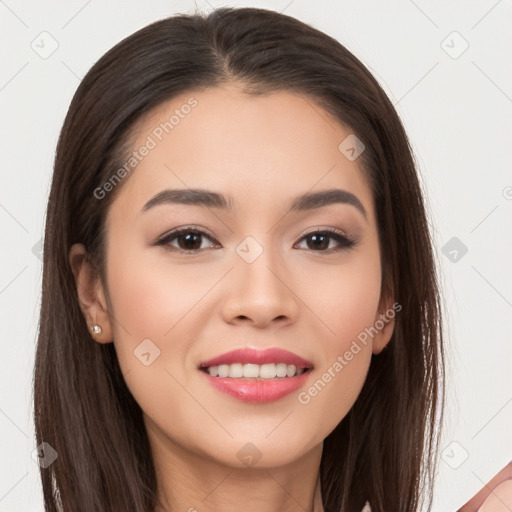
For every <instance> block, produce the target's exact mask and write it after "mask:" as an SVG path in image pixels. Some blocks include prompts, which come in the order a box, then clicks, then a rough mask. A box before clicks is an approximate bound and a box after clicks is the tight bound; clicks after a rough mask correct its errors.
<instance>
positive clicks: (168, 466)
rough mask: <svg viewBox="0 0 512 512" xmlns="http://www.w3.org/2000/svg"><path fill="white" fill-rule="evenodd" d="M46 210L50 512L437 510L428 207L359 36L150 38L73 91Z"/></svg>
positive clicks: (272, 29) (157, 33) (43, 346)
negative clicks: (352, 46)
mask: <svg viewBox="0 0 512 512" xmlns="http://www.w3.org/2000/svg"><path fill="white" fill-rule="evenodd" d="M46 222H47V223H46V236H45V242H44V267H43V294H42V306H41V321H40V333H39V339H38V347H37V355H36V367H35V382H34V397H35V403H34V414H35V422H36V435H37V441H38V443H43V442H46V443H48V445H50V446H51V447H52V449H54V450H55V452H56V453H57V454H58V457H57V458H56V459H55V461H54V462H53V463H52V464H51V465H49V466H48V467H47V468H42V469H41V477H42V483H43V491H44V500H45V506H46V510H47V511H57V510H63V511H68V510H73V511H88V512H89V511H92V510H94V511H112V510H123V511H132V510H133V511H138V512H142V511H147V512H162V511H169V512H174V511H176V510H189V511H194V510H197V511H199V512H201V511H210V510H212V511H213V510H223V511H231V510H239V509H240V506H242V505H243V508H244V510H245V511H253V510H254V511H256V510H258V511H261V510H265V511H277V510H280V511H292V510H293V511H295V510H302V511H303V510H307V511H314V512H321V511H322V510H325V511H326V512H334V511H336V512H338V511H343V512H349V511H350V512H352V511H361V510H364V511H365V512H366V511H369V510H371V511H373V512H383V511H390V510H393V511H395V512H401V511H403V512H405V511H416V510H420V506H421V505H422V504H423V503H426V505H427V506H428V508H430V505H431V502H432V482H433V475H434V473H435V469H436V461H437V457H436V453H437V442H438V436H439V429H438V425H437V422H436V418H437V420H438V421H439V419H442V412H443V396H444V395H443V393H442V387H443V380H442V376H443V365H444V363H443V343H442V330H441V312H440V306H439V303H440V299H439V292H438V288H437V280H436V270H435V265H434V260H433V253H432V245H431V239H430V235H429V230H428V222H427V217H426V212H425V206H424V201H423V198H422V193H421V189H420V186H419V182H418V177H417V172H416V169H415V165H414V161H413V156H412V151H411V148H410V146H409V144H408V140H407V136H406V134H405V132H404V129H403V126H402V124H401V122H400V120H399V118H398V116H397V113H396V111H395V110H394V108H393V106H392V104H391V102H390V101H389V99H388V98H387V97H386V95H385V93H384V92H383V90H382V89H381V87H380V86H379V85H378V83H377V82H376V80H375V79H374V78H373V77H372V75H371V74H370V73H369V72H368V70H367V69H366V68H365V67H364V66H363V65H362V63H361V62H360V61H359V60H358V59H356V58H355V57H354V56H353V55H352V54H351V53H350V52H349V51H348V50H347V49H346V48H344V47H343V46H342V45H341V44H340V43H338V42H337V41H335V40H334V39H332V38H331V37H329V36H327V35H326V34H324V33H322V32H320V31H318V30H316V29H314V28H312V27H310V26H308V25H306V24H304V23H302V22H299V21H297V20H295V19H294V18H291V17H289V16H286V15H283V14H278V13H276V12H272V11H267V10H263V9H252V8H238V9H234V8H221V9H217V10H215V11H213V12H212V13H211V14H209V15H208V16H203V15H200V14H194V15H177V16H173V17H170V18H167V19H164V20H161V21H158V22H156V23H153V24H151V25H149V26H147V27H145V28H143V29H142V30H139V31H138V32H136V33H135V34H133V35H131V36H130V37H128V38H126V39H125V40H123V41H121V42H120V43H119V44H118V45H116V46H115V47H114V48H112V49H111V50H110V51H109V52H108V53H107V54H106V55H104V56H103V57H102V58H101V59H100V60H99V61H98V62H97V63H96V64H95V65H94V66H93V67H92V69H91V70H90V71H89V72H88V74H87V75H86V76H85V78H84V79H83V81H82V83H81V84H80V86H79V88H78V90H77V92H76V94H75V96H74V98H73V101H72V103H71V105H70V108H69V112H68V115H67V117H66V120H65V123H64V126H63V128H62V132H61V136H60V139H59V143H58V148H57V154H56V160H55V169H54V175H53V181H52V188H51V193H50V198H49V203H48V211H47V221H46Z"/></svg>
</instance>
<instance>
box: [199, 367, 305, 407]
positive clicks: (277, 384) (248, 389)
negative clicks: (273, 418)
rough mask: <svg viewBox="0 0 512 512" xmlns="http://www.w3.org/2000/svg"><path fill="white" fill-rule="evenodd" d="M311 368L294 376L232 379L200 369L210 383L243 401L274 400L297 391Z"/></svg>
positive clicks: (261, 401) (262, 401)
mask: <svg viewBox="0 0 512 512" xmlns="http://www.w3.org/2000/svg"><path fill="white" fill-rule="evenodd" d="M310 372H311V370H308V371H305V372H304V373H302V374H301V375H297V376H296V377H276V378H275V379H267V380H249V379H241V378H240V379H234V378H230V377H212V376H211V375H210V374H208V373H206V372H204V371H201V373H202V374H204V376H205V377H206V378H207V379H208V381H209V382H210V384H211V385H212V386H213V387H214V388H216V389H218V390H219V391H222V392H223V393H226V394H227V395H230V396H232V397H234V398H238V399H239V400H242V401H244V402H257V403H265V402H275V401H276V400H279V399H280V398H283V397H284V396H286V395H289V394H290V393H293V392H294V391H297V389H299V388H300V387H301V386H302V385H303V384H304V383H305V381H306V380H307V378H308V377H309V374H310Z"/></svg>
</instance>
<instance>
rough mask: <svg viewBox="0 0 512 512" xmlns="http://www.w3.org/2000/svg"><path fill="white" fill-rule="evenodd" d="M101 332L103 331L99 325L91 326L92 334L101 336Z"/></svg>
mask: <svg viewBox="0 0 512 512" xmlns="http://www.w3.org/2000/svg"><path fill="white" fill-rule="evenodd" d="M101 331H102V329H101V327H100V326H99V325H96V324H94V325H92V326H91V332H92V333H93V334H101Z"/></svg>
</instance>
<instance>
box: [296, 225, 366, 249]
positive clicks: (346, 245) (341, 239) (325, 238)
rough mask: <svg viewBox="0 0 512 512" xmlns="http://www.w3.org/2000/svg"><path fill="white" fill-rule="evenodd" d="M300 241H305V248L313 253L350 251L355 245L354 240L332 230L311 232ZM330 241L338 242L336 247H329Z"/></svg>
mask: <svg viewBox="0 0 512 512" xmlns="http://www.w3.org/2000/svg"><path fill="white" fill-rule="evenodd" d="M302 240H304V241H306V245H307V246H308V247H306V248H307V249H311V250H313V252H329V253H331V252H338V251H342V250H344V249H350V248H351V247H353V246H354V245H355V244H356V241H355V240H354V239H352V238H349V237H348V236H347V235H345V234H344V233H342V232H341V231H333V230H321V231H312V232H311V233H307V234H306V235H304V236H303V237H302V238H301V241H302ZM308 240H310V241H311V243H308ZM332 240H334V241H336V242H338V246H334V247H332V246H330V242H331V241H332Z"/></svg>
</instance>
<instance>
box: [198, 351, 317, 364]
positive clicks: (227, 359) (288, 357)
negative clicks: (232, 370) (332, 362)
mask: <svg viewBox="0 0 512 512" xmlns="http://www.w3.org/2000/svg"><path fill="white" fill-rule="evenodd" d="M234 363H242V364H259V365H261V364H268V363H276V364H277V363H285V364H293V365H295V366H296V367H297V368H312V367H313V364H312V363H311V362H310V361H308V360H306V359H303V358H302V357H300V356H298V355H297V354H294V353H293V352H289V351H288V350H283V349H281V348H267V349H264V350H261V349H255V348H240V349H236V350H232V351H231V352H226V353H225V354H221V355H220V356H217V357H214V358H212V359H208V360H207V361H203V362H202V363H201V364H200V365H199V367H200V368H206V367H210V366H218V365H220V364H234Z"/></svg>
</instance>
